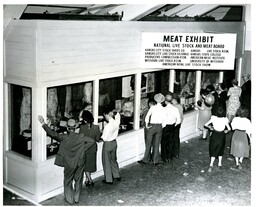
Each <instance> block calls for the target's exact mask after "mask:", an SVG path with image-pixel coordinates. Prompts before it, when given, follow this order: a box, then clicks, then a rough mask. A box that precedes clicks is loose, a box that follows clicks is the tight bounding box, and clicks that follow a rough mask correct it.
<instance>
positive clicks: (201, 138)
mask: <svg viewBox="0 0 256 207" xmlns="http://www.w3.org/2000/svg"><path fill="white" fill-rule="evenodd" d="M199 140H204V141H206V140H207V138H203V137H200V138H199Z"/></svg>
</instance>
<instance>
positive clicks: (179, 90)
mask: <svg viewBox="0 0 256 207" xmlns="http://www.w3.org/2000/svg"><path fill="white" fill-rule="evenodd" d="M195 87H196V72H195V71H192V70H177V71H175V80H174V93H176V94H177V95H178V96H179V97H180V104H181V105H182V106H183V108H184V112H186V111H190V110H193V109H194V105H195Z"/></svg>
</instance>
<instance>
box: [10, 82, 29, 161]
mask: <svg viewBox="0 0 256 207" xmlns="http://www.w3.org/2000/svg"><path fill="white" fill-rule="evenodd" d="M10 103H11V104H10V105H11V108H10V113H11V121H10V124H11V126H10V132H11V136H10V137H11V149H12V151H14V152H17V153H19V154H22V155H25V156H26V157H29V158H31V155H32V154H31V153H32V138H31V136H32V133H31V120H32V119H31V114H32V90H31V88H28V87H25V86H19V85H14V84H10Z"/></svg>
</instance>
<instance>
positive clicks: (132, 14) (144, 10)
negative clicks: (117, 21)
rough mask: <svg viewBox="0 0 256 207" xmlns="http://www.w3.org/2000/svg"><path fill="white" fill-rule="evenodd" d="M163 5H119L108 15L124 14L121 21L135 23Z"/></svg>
mask: <svg viewBox="0 0 256 207" xmlns="http://www.w3.org/2000/svg"><path fill="white" fill-rule="evenodd" d="M164 5H165V4H126V5H120V6H117V7H115V8H113V9H112V10H110V11H109V12H110V13H116V12H117V13H118V14H121V13H122V12H124V16H123V18H122V21H136V20H138V19H141V18H142V17H144V16H147V15H148V14H150V13H152V12H154V11H156V10H158V9H160V8H162V7H163V6H164Z"/></svg>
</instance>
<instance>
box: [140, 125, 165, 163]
mask: <svg viewBox="0 0 256 207" xmlns="http://www.w3.org/2000/svg"><path fill="white" fill-rule="evenodd" d="M161 138H162V124H152V127H151V128H149V129H148V131H147V137H146V149H145V153H144V157H143V159H142V161H144V162H145V163H148V162H149V161H150V154H151V145H152V144H153V163H159V145H160V142H161Z"/></svg>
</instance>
